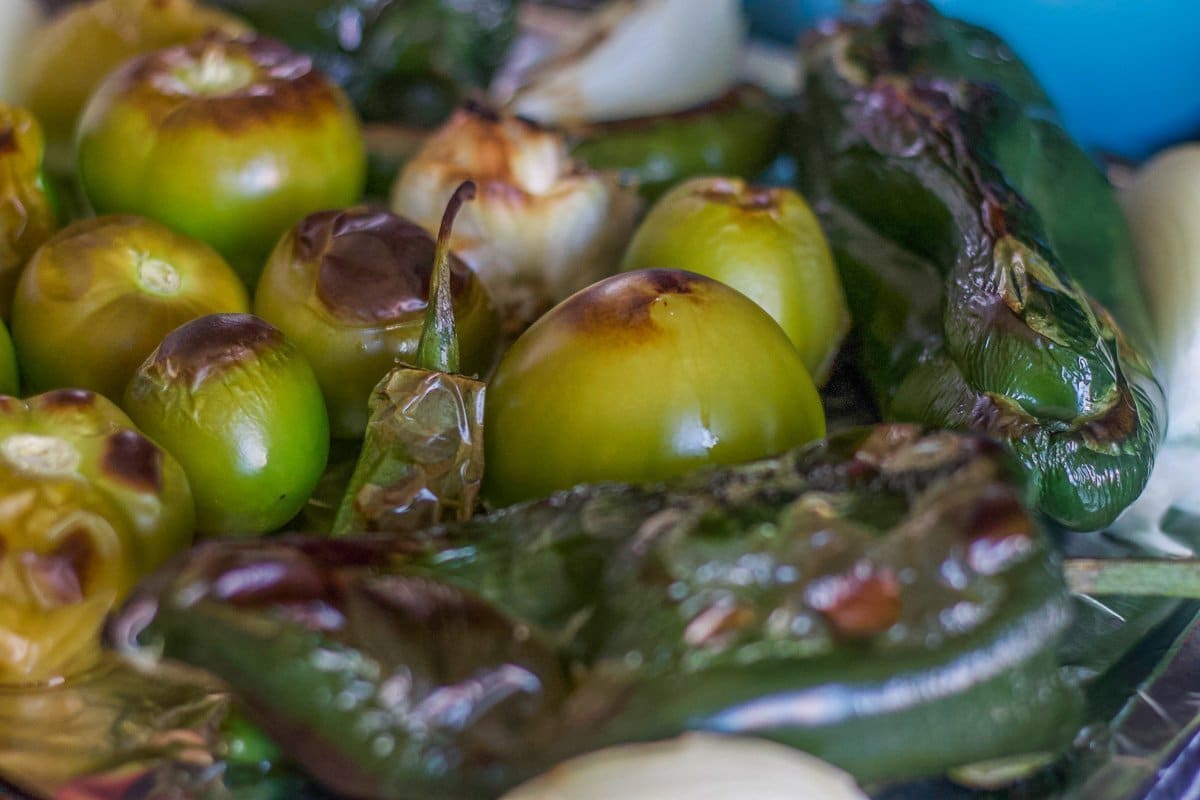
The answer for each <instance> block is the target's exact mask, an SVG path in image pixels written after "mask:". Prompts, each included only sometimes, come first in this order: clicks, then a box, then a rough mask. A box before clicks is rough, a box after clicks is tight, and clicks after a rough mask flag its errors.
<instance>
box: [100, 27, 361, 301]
mask: <svg viewBox="0 0 1200 800" xmlns="http://www.w3.org/2000/svg"><path fill="white" fill-rule="evenodd" d="M365 173H366V156H365V152H364V147H363V139H362V131H361V129H360V125H359V122H358V118H357V116H356V115H355V112H354V109H353V108H352V107H351V106H350V101H349V100H347V99H346V95H345V94H344V93H343V92H342V90H341V89H339V88H338V87H337V86H335V85H334V84H332V83H331V82H330V81H329V80H327V79H326V78H325V77H324V76H323V75H322V74H321V73H319V72H317V71H316V70H315V69H314V68H313V66H312V61H311V59H310V58H309V57H308V56H305V55H300V54H298V53H295V52H293V51H291V50H289V49H288V48H286V47H284V46H283V45H282V44H279V43H278V42H274V41H271V40H269V39H262V38H244V39H230V38H228V37H224V36H219V35H214V36H211V37H206V38H204V39H201V40H199V41H195V42H192V43H191V44H187V45H181V46H177V47H171V48H168V49H166V50H159V51H157V52H154V53H149V54H147V55H144V56H141V57H139V58H136V59H133V60H132V61H129V62H127V63H126V64H125V65H124V66H122V67H121V68H120V69H118V70H117V71H115V72H113V73H112V74H110V75H109V76H108V78H106V79H105V80H104V82H103V83H102V84H101V85H100V86H99V87H98V88H97V90H96V92H95V94H93V95H92V97H91V99H90V100H89V101H88V104H87V107H86V108H85V109H84V112H83V116H82V118H81V119H80V125H79V175H80V179H81V181H82V183H83V187H84V190H85V191H86V193H87V196H88V198H89V199H90V200H91V202H92V204H93V205H94V206H95V208H96V210H97V211H100V212H114V211H128V212H133V213H138V214H144V215H145V216H148V217H152V218H154V219H157V220H159V221H161V222H164V223H166V224H168V225H170V226H172V227H173V228H175V229H177V230H179V231H181V232H183V233H186V234H189V235H191V236H195V237H196V238H198V239H202V240H204V241H206V242H208V243H209V244H211V245H212V246H213V247H215V248H216V249H217V250H218V251H220V252H221V254H222V255H224V256H225V257H226V258H227V259H228V260H229V262H230V263H231V264H233V266H234V268H235V269H237V271H238V274H239V275H241V276H242V279H243V280H244V281H246V284H247V285H248V286H254V284H255V282H256V280H257V279H258V275H259V273H260V272H261V270H262V265H263V260H264V259H265V258H266V256H267V254H268V253H269V252H270V251H271V248H272V247H273V246H274V245H275V243H276V242H277V241H278V240H279V237H280V236H281V235H282V234H283V233H284V231H286V230H287V229H288V228H289V227H291V226H292V225H294V224H295V223H296V221H297V220H299V219H300V218H301V217H303V216H304V215H305V214H309V213H312V212H314V211H317V210H320V209H324V208H340V207H342V206H346V205H349V204H351V203H353V202H355V201H357V200H358V198H359V195H360V194H361V192H362V188H363V181H364V180H365Z"/></svg>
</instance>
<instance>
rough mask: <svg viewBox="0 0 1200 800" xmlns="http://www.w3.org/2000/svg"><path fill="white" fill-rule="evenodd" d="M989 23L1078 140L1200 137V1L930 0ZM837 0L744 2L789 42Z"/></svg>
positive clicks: (757, 26)
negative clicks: (1043, 89) (1029, 71)
mask: <svg viewBox="0 0 1200 800" xmlns="http://www.w3.org/2000/svg"><path fill="white" fill-rule="evenodd" d="M934 4H935V5H937V6H938V7H939V8H941V9H942V11H944V12H945V13H947V14H949V15H951V16H956V17H961V18H962V19H965V20H968V21H970V22H974V23H976V24H978V25H983V26H984V27H987V28H991V29H992V30H994V31H995V32H996V33H998V34H1000V35H1001V36H1002V37H1004V38H1005V40H1006V41H1008V43H1009V44H1010V45H1011V46H1012V48H1013V50H1015V51H1016V52H1017V54H1018V55H1020V56H1021V58H1022V59H1024V61H1025V63H1026V64H1028V65H1029V67H1030V68H1031V69H1032V70H1033V71H1034V73H1035V74H1036V75H1037V76H1038V78H1039V79H1040V80H1041V81H1042V84H1043V85H1044V86H1045V87H1046V91H1047V92H1048V93H1049V94H1050V96H1051V97H1052V98H1053V100H1054V102H1055V103H1056V104H1057V106H1058V108H1059V111H1060V112H1061V114H1062V118H1063V121H1064V123H1065V124H1066V126H1067V128H1068V130H1070V131H1071V133H1072V134H1073V135H1074V136H1075V137H1076V138H1077V139H1078V140H1079V141H1080V142H1081V143H1082V144H1083V145H1084V146H1085V147H1089V148H1092V149H1095V150H1101V151H1107V152H1111V153H1115V154H1118V155H1122V156H1125V157H1126V158H1132V159H1141V158H1145V157H1146V156H1148V155H1149V154H1150V153H1152V152H1154V151H1155V150H1157V149H1159V148H1161V147H1163V146H1164V145H1167V144H1170V143H1172V142H1176V141H1180V140H1183V139H1188V138H1192V139H1200V2H1198V0H1004V1H1003V2H1001V0H934ZM840 6H841V4H840V3H838V2H836V1H835V0H746V8H747V11H748V13H749V15H750V18H751V20H752V23H753V25H754V30H755V32H756V33H758V34H760V35H765V36H770V37H772V38H776V39H780V40H785V41H790V40H794V38H795V37H796V36H797V35H798V34H799V33H800V32H801V31H802V30H803V29H804V28H806V27H809V26H811V25H813V24H814V23H815V22H816V20H818V19H820V18H822V17H825V16H829V15H830V14H835V13H837V11H838V10H839V8H840Z"/></svg>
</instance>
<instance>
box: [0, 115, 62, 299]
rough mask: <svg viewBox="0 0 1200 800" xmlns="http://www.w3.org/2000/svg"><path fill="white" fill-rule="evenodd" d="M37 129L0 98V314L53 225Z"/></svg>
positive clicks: (32, 119) (55, 220)
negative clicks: (26, 264) (30, 258)
mask: <svg viewBox="0 0 1200 800" xmlns="http://www.w3.org/2000/svg"><path fill="white" fill-rule="evenodd" d="M42 150H43V141H42V129H41V127H40V126H39V125H38V123H37V120H35V119H34V118H33V116H32V115H30V113H29V112H28V111H26V110H25V109H23V108H18V107H17V106H10V105H7V104H5V103H4V102H3V101H2V100H0V317H2V318H4V319H8V314H9V309H10V308H11V306H12V296H13V292H14V291H15V290H16V287H17V278H18V276H20V274H21V270H22V269H23V268H24V266H25V262H26V261H28V260H29V257H30V256H31V255H33V252H34V251H35V250H37V249H38V247H40V246H41V244H42V242H44V241H46V240H47V239H49V238H50V236H51V234H53V233H54V231H55V229H56V228H58V220H57V219H56V218H55V213H54V206H53V203H52V202H51V198H50V195H49V193H48V191H47V187H46V181H45V179H44V177H43V174H42Z"/></svg>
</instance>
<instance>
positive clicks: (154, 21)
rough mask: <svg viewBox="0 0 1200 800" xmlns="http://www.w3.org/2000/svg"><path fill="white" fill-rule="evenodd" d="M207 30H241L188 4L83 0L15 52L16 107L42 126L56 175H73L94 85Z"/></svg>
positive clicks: (231, 20)
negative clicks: (78, 129) (18, 69)
mask: <svg viewBox="0 0 1200 800" xmlns="http://www.w3.org/2000/svg"><path fill="white" fill-rule="evenodd" d="M210 31H224V32H226V33H229V34H239V33H245V32H248V31H249V28H248V27H247V25H246V24H245V23H244V22H242V21H240V20H238V19H237V17H234V16H233V15H231V14H226V13H225V12H223V11H219V10H217V9H214V8H210V7H208V6H205V5H203V4H198V3H196V2H193V0H91V1H90V2H84V3H75V4H72V5H71V6H69V7H67V8H64V9H63V10H62V12H61V13H59V14H58V15H56V16H55V17H54V18H53V19H52V20H50V22H49V23H48V24H46V25H45V27H43V28H42V29H41V30H39V31H38V32H37V33H36V34H35V35H34V36H33V38H32V40H31V41H30V42H29V44H28V47H27V48H26V49H25V52H24V53H23V56H24V61H23V64H22V67H23V69H22V73H23V83H24V87H23V90H24V96H23V100H22V102H24V103H26V104H27V105H28V106H29V110H30V111H32V112H33V114H34V115H35V116H36V117H37V118H38V121H39V122H41V123H42V125H44V126H45V128H46V140H47V145H48V158H49V160H50V161H51V162H52V164H53V166H54V168H55V169H56V170H61V171H69V170H73V169H74V157H75V156H74V147H73V140H74V137H75V126H76V123H77V122H78V119H79V112H80V111H81V110H83V106H84V104H85V103H86V102H87V99H88V96H89V95H90V94H91V93H92V90H93V89H95V88H96V85H97V84H98V83H99V82H100V81H101V80H102V79H103V78H104V76H105V75H107V74H108V73H109V72H111V71H112V70H113V69H115V68H116V67H118V66H120V65H121V62H123V61H125V60H127V59H129V58H131V57H133V56H135V55H140V54H141V53H148V52H151V51H154V50H158V49H160V48H163V47H169V46H170V45H173V44H183V43H185V42H190V41H192V40H193V39H197V38H199V37H200V36H202V35H204V34H205V33H207V32H210Z"/></svg>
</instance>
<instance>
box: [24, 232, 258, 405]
mask: <svg viewBox="0 0 1200 800" xmlns="http://www.w3.org/2000/svg"><path fill="white" fill-rule="evenodd" d="M248 305H249V301H248V300H247V298H246V289H245V287H244V286H242V284H241V282H240V281H239V280H238V278H237V275H235V274H234V272H233V270H232V269H230V268H229V265H228V264H226V263H225V262H224V260H222V259H221V257H220V256H219V255H217V253H216V252H214V251H213V249H212V248H211V247H208V246H207V245H205V244H204V243H203V242H198V241H196V240H195V239H191V238H189V237H187V236H181V235H179V234H177V233H173V232H172V231H170V230H168V229H167V228H166V227H164V226H162V225H160V224H159V223H157V222H153V221H151V220H148V219H142V218H141V217H133V216H111V217H97V218H95V219H88V220H81V221H79V222H76V223H74V224H73V225H69V226H68V227H66V228H64V229H63V230H61V231H59V233H58V234H56V235H55V236H54V237H53V238H51V239H50V241H48V242H46V244H45V245H43V246H42V247H41V249H39V250H38V251H37V253H36V254H35V255H34V257H33V258H32V259H30V261H29V265H28V266H27V267H26V268H25V271H24V272H23V273H22V275H21V280H20V282H19V283H18V284H17V294H16V297H15V298H14V300H13V314H12V334H13V341H14V343H15V344H16V348H17V356H18V358H19V361H20V363H21V364H22V365H23V370H22V371H23V377H24V378H25V388H26V389H27V390H30V391H33V392H41V391H45V390H47V389H55V388H61V387H78V388H84V389H91V390H93V391H97V392H100V393H101V394H103V395H105V396H106V397H108V398H109V399H111V400H116V401H119V400H120V399H121V395H122V394H123V393H124V391H125V384H126V383H128V382H129V378H130V377H131V376H132V375H133V372H134V370H136V369H137V368H138V365H139V364H141V363H142V361H144V360H145V358H146V356H148V355H150V352H151V351H152V350H153V349H154V348H155V347H157V346H158V343H159V342H160V341H162V338H163V337H164V336H166V335H167V334H168V333H169V332H171V331H172V330H174V329H175V328H177V327H179V326H180V325H182V324H183V323H184V322H187V321H188V320H190V319H195V318H196V317H199V316H203V315H204V314H212V313H215V312H219V311H246V310H247V306H248Z"/></svg>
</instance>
